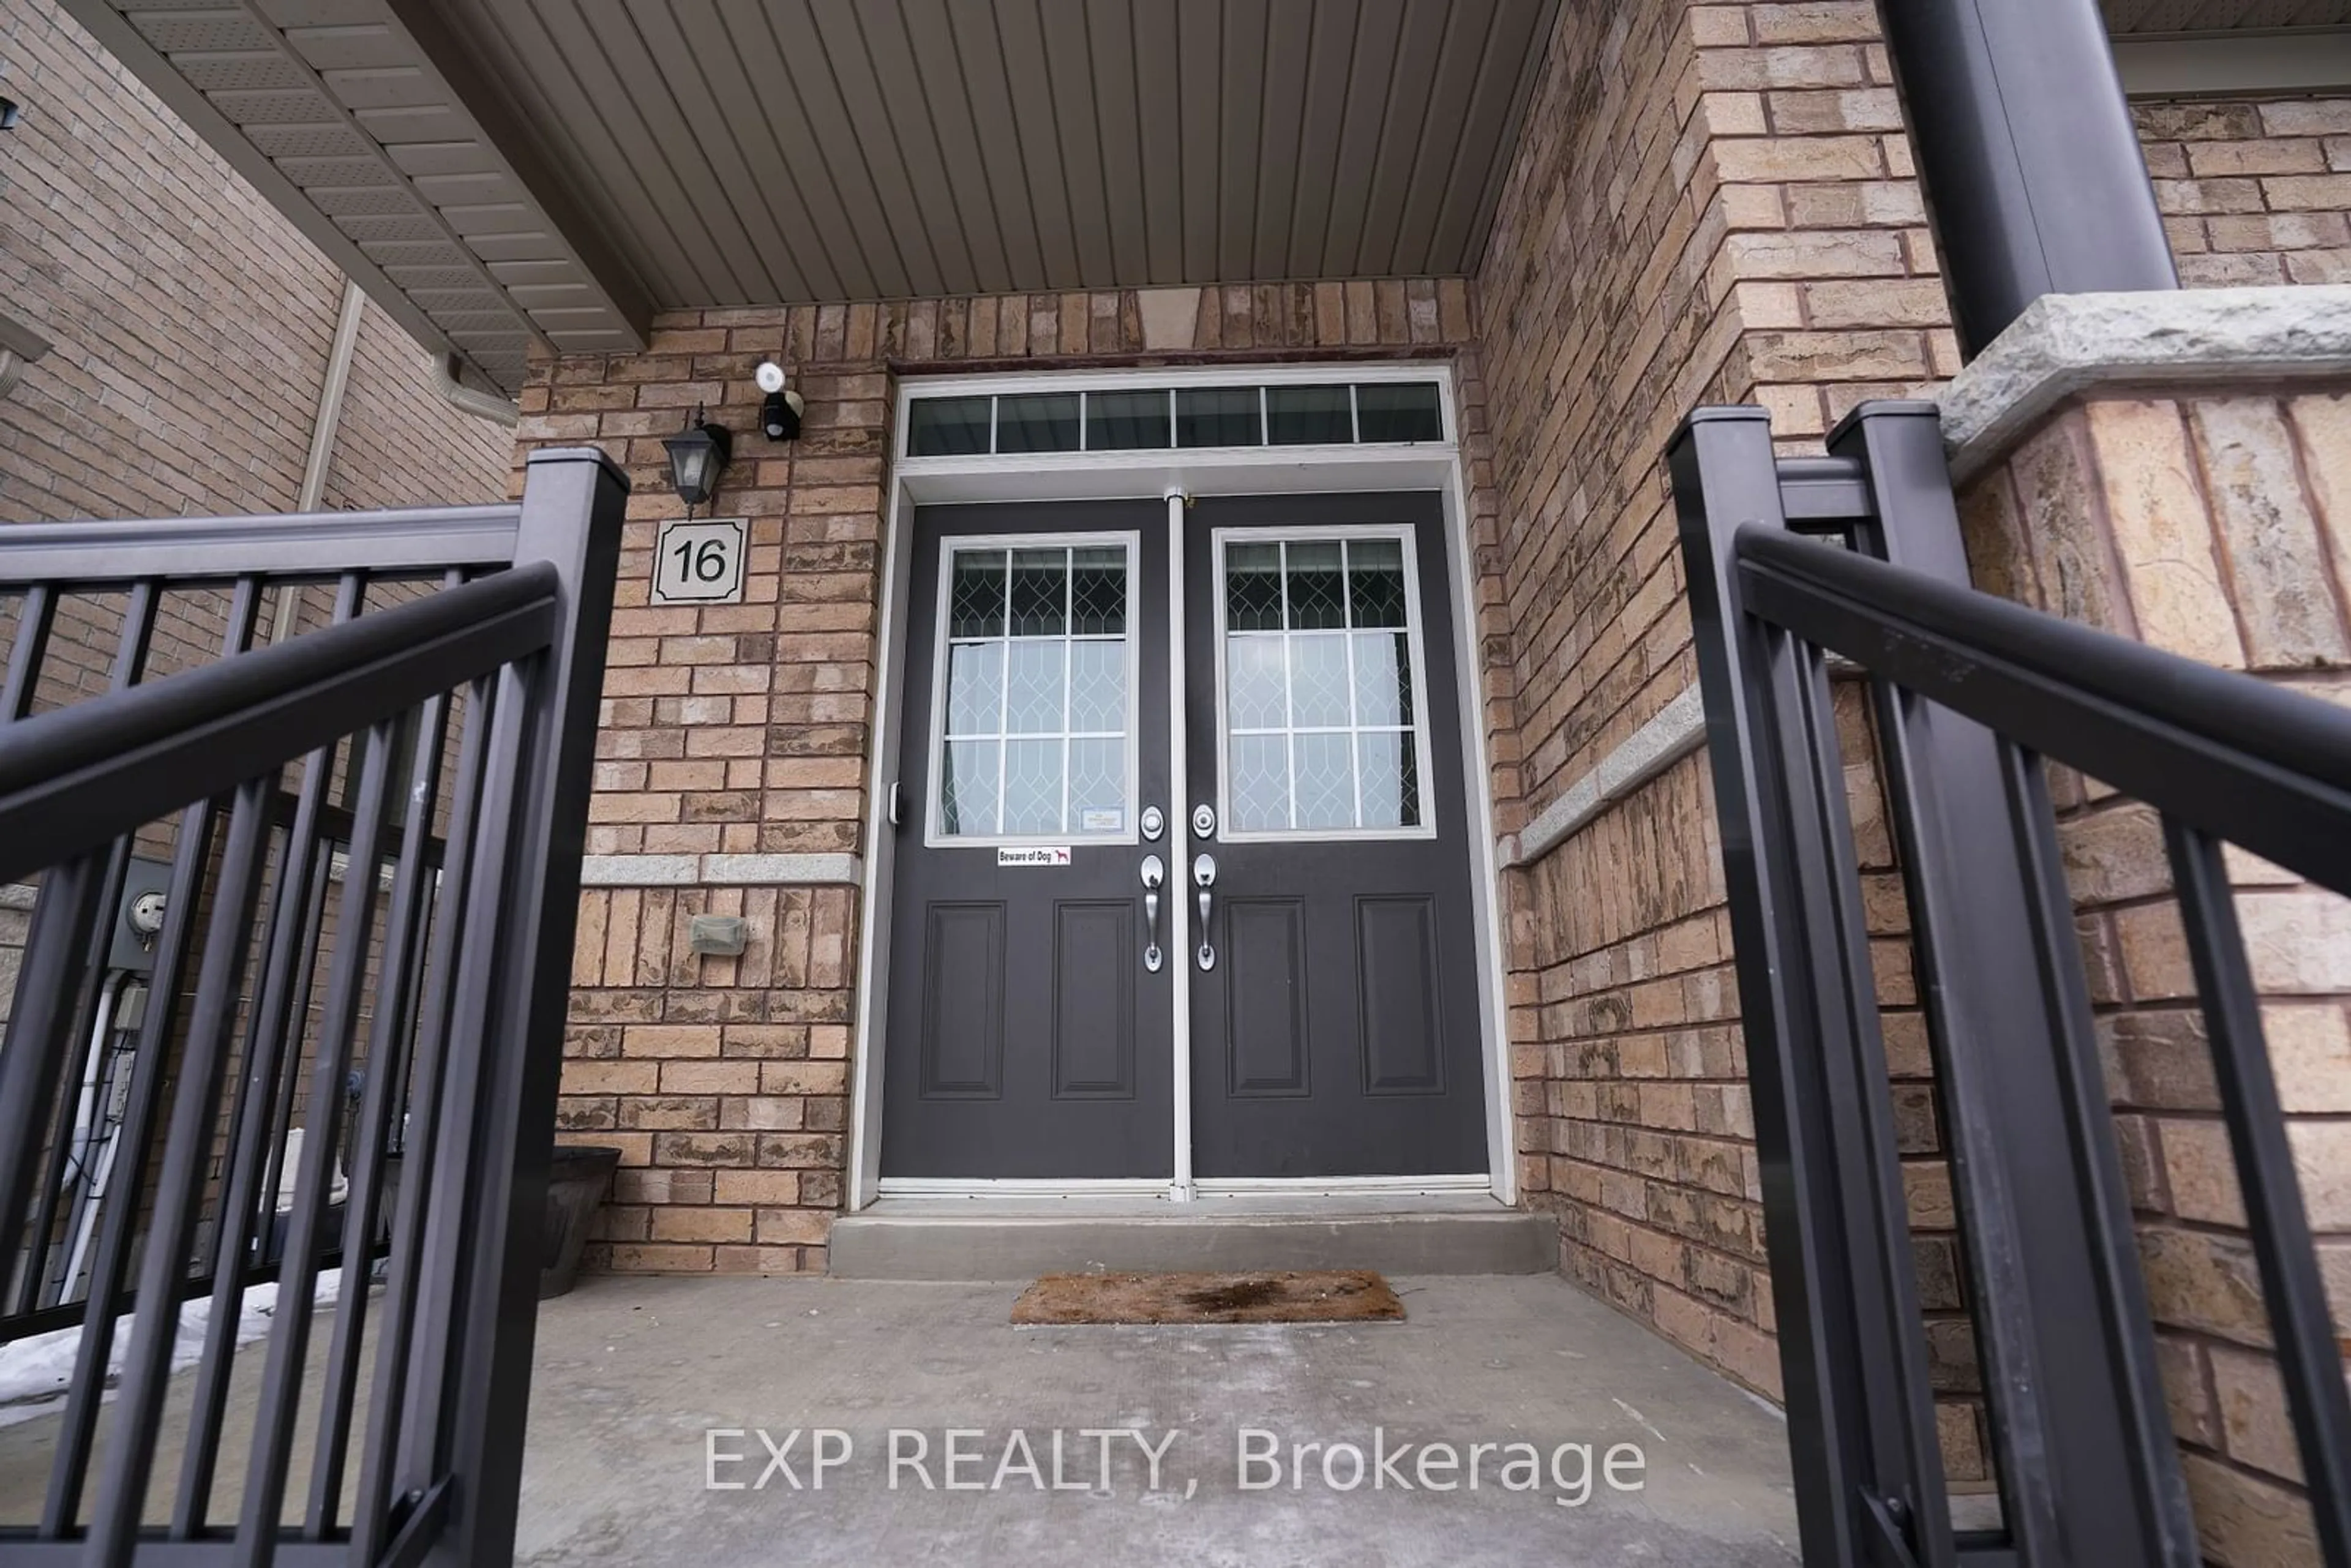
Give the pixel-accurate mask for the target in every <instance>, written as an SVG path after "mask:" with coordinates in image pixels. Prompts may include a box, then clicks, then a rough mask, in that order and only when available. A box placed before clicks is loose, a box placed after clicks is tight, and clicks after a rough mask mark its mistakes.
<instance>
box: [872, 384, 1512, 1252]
mask: <svg viewBox="0 0 2351 1568" xmlns="http://www.w3.org/2000/svg"><path fill="white" fill-rule="evenodd" d="M1428 381H1434V382H1437V389H1438V397H1439V401H1440V403H1441V405H1442V408H1443V412H1444V419H1445V434H1446V439H1445V440H1444V441H1442V442H1424V443H1419V444H1412V445H1397V446H1263V447H1242V448H1226V449H1187V450H1173V451H1170V450H1157V451H1140V452H1082V453H1078V452H1073V453H1054V454H1023V455H1018V456H1014V455H1005V456H973V457H903V456H899V455H896V453H894V452H893V455H892V458H891V465H890V496H889V504H888V507H887V508H886V509H885V513H884V521H883V539H882V563H881V570H882V582H883V591H882V616H881V624H880V625H879V626H878V627H877V628H876V629H875V638H876V644H877V646H876V653H875V668H874V686H873V691H872V713H873V716H874V718H873V726H874V733H873V737H872V762H871V765H870V770H869V772H868V775H867V779H866V786H867V787H866V799H867V802H868V805H867V811H866V822H865V854H864V857H863V868H862V883H861V887H860V893H861V894H862V897H861V907H860V931H859V939H858V957H857V1012H856V1031H855V1034H854V1037H853V1042H852V1046H853V1049H852V1087H851V1103H850V1117H849V1149H848V1175H849V1182H848V1190H847V1192H846V1194H845V1195H844V1197H845V1204H844V1207H846V1208H848V1209H849V1210H851V1211H852V1212H853V1211H855V1210H857V1209H860V1208H862V1207H865V1206H866V1205H868V1204H870V1203H872V1201H873V1200H874V1198H875V1197H879V1196H881V1194H882V1192H883V1184H882V1180H881V1164H882V1086H883V1066H882V1047H883V1036H884V1034H885V1032H886V1030H887V1029H888V1019H887V1016H886V1013H887V1008H888V1001H889V998H888V983H889V973H890V952H889V947H890V903H891V892H892V888H893V882H894V877H895V872H896V840H897V833H898V831H900V830H898V829H897V828H895V827H893V824H892V822H891V821H890V813H891V794H892V785H893V781H894V780H895V779H897V777H898V772H899V762H898V758H899V746H900V743H901V739H902V737H901V736H900V734H899V715H900V713H901V712H902V711H903V709H904V700H903V698H904V685H905V681H906V678H907V674H908V672H907V670H906V667H905V666H906V660H905V656H904V655H905V649H904V636H905V630H906V624H907V622H906V618H907V615H908V613H909V605H908V594H909V591H910V589H911V577H912V570H913V556H914V552H913V550H912V549H910V548H908V547H909V545H910V544H911V538H910V537H909V536H910V535H911V532H912V524H913V518H914V507H917V506H927V505H935V504H944V503H952V502H1043V501H1068V500H1102V499H1139V500H1163V501H1165V504H1166V507H1167V516H1168V528H1169V536H1170V556H1171V559H1170V570H1169V573H1168V592H1169V610H1170V614H1169V622H1170V624H1169V633H1168V634H1169V638H1170V643H1171V646H1170V649H1169V653H1170V658H1169V667H1168V683H1169V696H1170V709H1171V723H1172V724H1173V726H1174V729H1175V734H1174V737H1173V739H1174V747H1173V749H1172V753H1171V757H1170V766H1171V768H1174V769H1175V771H1174V772H1171V774H1170V779H1171V783H1172V786H1173V787H1172V788H1171V791H1170V795H1169V799H1168V801H1167V803H1166V807H1167V817H1168V824H1167V834H1168V845H1169V860H1168V863H1169V864H1170V865H1171V866H1175V867H1178V868H1181V867H1184V866H1186V865H1188V864H1190V861H1191V850H1190V832H1191V828H1190V821H1189V807H1188V804H1187V803H1186V802H1185V801H1183V800H1182V799H1181V795H1182V789H1181V784H1182V780H1183V779H1184V777H1185V775H1184V774H1183V772H1182V771H1181V768H1182V767H1183V763H1184V758H1185V751H1184V745H1185V736H1184V712H1185V709H1184V687H1183V682H1184V677H1185V668H1184V659H1183V631H1184V629H1183V615H1182V611H1183V591H1184V580H1183V563H1182V559H1181V558H1182V553H1183V552H1182V549H1181V545H1182V524H1183V507H1184V504H1185V500H1186V497H1196V496H1258V495H1270V494H1280V493H1295V494H1332V493H1338V492H1343V491H1349V490H1357V491H1381V490H1435V491H1437V493H1438V495H1439V496H1440V497H1441V498H1442V501H1443V506H1444V513H1445V531H1446V539H1447V545H1448V546H1449V547H1450V550H1451V564H1452V570H1451V572H1450V577H1451V583H1452V591H1453V605H1452V609H1453V617H1452V619H1453V628H1454V631H1453V640H1454V671H1455V682H1456V685H1457V687H1458V699H1459V703H1460V706H1461V713H1462V737H1463V741H1464V744H1463V746H1462V748H1461V758H1460V763H1461V768H1462V770H1463V783H1464V786H1465V789H1464V791H1463V798H1464V800H1466V801H1467V802H1468V816H1469V821H1468V828H1469V836H1470V840H1471V857H1472V870H1473V874H1472V875H1471V878H1470V883H1471V888H1470V892H1471V897H1472V901H1473V904H1474V905H1475V909H1476V914H1477V921H1476V933H1475V936H1476V949H1477V963H1478V970H1479V978H1480V984H1479V988H1478V1000H1479V1029H1480V1033H1481V1036H1482V1040H1483V1043H1484V1045H1485V1050H1484V1051H1482V1052H1481V1053H1480V1055H1481V1057H1482V1059H1483V1061H1484V1062H1485V1066H1486V1071H1485V1080H1486V1160H1487V1170H1486V1174H1485V1175H1484V1176H1415V1177H1385V1176H1375V1177H1363V1178H1351V1179H1337V1180H1334V1179H1332V1178H1327V1177H1321V1178H1306V1179H1303V1180H1301V1181H1300V1182H1297V1183H1294V1184H1292V1183H1279V1184H1270V1185H1269V1184H1267V1183H1262V1182H1251V1183H1245V1184H1239V1185H1238V1186H1236V1184H1231V1183H1224V1184H1214V1185H1211V1184H1195V1183H1194V1182H1193V1180H1192V1176H1191V1168H1192V1151H1191V1126H1190V1112H1191V1092H1190V1084H1191V1073H1190V1069H1189V1065H1188V1063H1189V1051H1190V1029H1189V1021H1190V1019H1189V1013H1190V1007H1189V997H1188V988H1187V987H1186V986H1183V985H1180V984H1179V985H1177V986H1176V988H1175V993H1176V995H1175V1031H1174V1032H1175V1053H1176V1054H1175V1070H1176V1071H1175V1085H1174V1088H1175V1139H1176V1142H1175V1179H1174V1180H1173V1182H1172V1183H1171V1182H1162V1181H1158V1180H1151V1181H1147V1182H1143V1183H1140V1184H1138V1183H1134V1182H1088V1181H1069V1182H1046V1183H1038V1182H1016V1183H1002V1182H996V1181H987V1180H975V1181H969V1182H940V1181H924V1182H899V1181H894V1180H893V1182H891V1183H890V1184H889V1190H891V1191H893V1192H900V1191H903V1192H906V1193H909V1194H912V1193H916V1192H921V1193H925V1194H928V1195H932V1196H950V1195H958V1194H960V1195H970V1196H987V1195H992V1194H1000V1195H1002V1196H1006V1197H1013V1196H1020V1197H1032V1198H1033V1197H1040V1196H1049V1197H1050V1196H1055V1195H1069V1196H1075V1195H1079V1194H1087V1193H1105V1194H1106V1193H1113V1192H1121V1191H1124V1192H1130V1193H1131V1192H1134V1191H1138V1190H1145V1189H1147V1190H1151V1191H1155V1192H1159V1193H1163V1194H1165V1196H1167V1197H1171V1198H1175V1199H1177V1200H1179V1201H1180V1200H1183V1199H1188V1198H1191V1197H1195V1196H1199V1195H1202V1194H1208V1195H1215V1194H1221V1193H1224V1192H1225V1191H1226V1190H1227V1189H1228V1188H1231V1189H1233V1190H1236V1191H1238V1190H1240V1188H1242V1187H1246V1188H1247V1189H1248V1190H1249V1191H1254V1192H1264V1191H1267V1190H1291V1189H1293V1188H1294V1189H1295V1190H1297V1191H1299V1192H1301V1193H1306V1192H1332V1191H1346V1190H1361V1191H1387V1192H1396V1191H1426V1192H1448V1191H1449V1192H1460V1191H1465V1190H1481V1191H1486V1192H1490V1193H1491V1194H1492V1195H1493V1196H1494V1197H1496V1198H1498V1199H1499V1200H1500V1201H1501V1202H1503V1203H1506V1204H1507V1203H1515V1202H1516V1201H1517V1199H1518V1163H1517V1160H1516V1158H1515V1155H1514V1151H1513V1150H1512V1148H1511V1146H1510V1031H1509V1025H1508V1019H1509V1014H1508V1009H1507V1005H1506V1001H1505V992H1504V984H1503V948H1502V942H1501V919H1500V915H1501V873H1500V866H1499V861H1498V859H1497V854H1498V845H1497V843H1496V841H1495V835H1494V806H1493V795H1492V786H1491V779H1492V777H1493V776H1492V772H1491V764H1492V742H1491V737H1489V735H1488V733H1487V727H1486V707H1485V700H1484V683H1483V681H1482V680H1481V679H1480V674H1481V665H1480V662H1479V634H1478V601H1477V587H1478V578H1477V561H1476V555H1475V549H1474V547H1473V544H1472V542H1471V540H1470V538H1469V497H1468V483H1467V480H1466V478H1465V476H1464V475H1463V472H1462V465H1461V455H1460V446H1459V433H1460V428H1461V426H1460V416H1459V405H1458V400H1457V398H1456V396H1455V389H1454V381H1453V370H1452V366H1451V365H1450V364H1449V363H1448V362H1447V361H1380V362H1377V363H1364V364H1349V363H1344V362H1339V363H1316V364H1282V365H1249V364H1233V365H1217V366H1213V367H1186V368H1182V369H1161V370H1148V369H1144V370H1134V369H1117V370H1102V371H1060V372H1053V373H1048V374H1034V373H1028V372H1019V371H1014V372H1009V373H1004V374H996V375H977V376H968V375H967V376H922V377H904V378H901V380H900V381H899V383H898V388H897V394H896V403H897V407H896V418H895V419H894V420H893V424H892V428H893V430H895V431H896V432H898V433H899V434H898V438H897V439H898V441H899V442H900V444H904V439H905V436H904V433H905V431H906V428H907V407H906V405H907V403H908V402H909V400H910V399H911V398H912V397H913V396H914V395H915V394H917V393H920V394H921V395H923V396H925V397H929V396H938V395H943V394H953V393H971V394H977V393H982V392H993V393H1007V392H1071V391H1079V390H1089V389H1091V390H1102V391H1109V390H1113V389H1116V388H1122V387H1167V386H1186V385H1191V386H1200V385H1220V386H1231V385H1236V384H1239V385H1256V386H1280V385H1283V384H1286V383H1287V384H1299V383H1305V384H1318V385H1319V384H1329V383H1332V382H1352V383H1355V384H1364V383H1368V382H1428ZM915 743H916V744H918V745H920V744H925V737H915ZM920 810H925V806H924V804H923V803H922V802H917V801H904V802H902V804H901V814H902V815H903V814H904V812H907V811H920ZM1167 903H1168V905H1169V914H1170V917H1171V919H1170V926H1171V929H1170V931H1169V938H1170V939H1169V942H1168V950H1169V952H1170V953H1172V954H1174V955H1175V956H1177V957H1178V958H1179V959H1180V958H1181V957H1183V956H1186V955H1188V953H1189V951H1190V949H1189V948H1188V947H1187V946H1186V936H1187V933H1186V919H1185V916H1186V912H1187V911H1186V905H1187V903H1188V901H1187V900H1186V899H1185V898H1182V897H1172V898H1170V899H1169V900H1168V901H1167Z"/></svg>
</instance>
